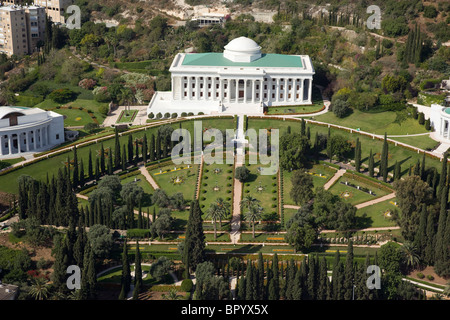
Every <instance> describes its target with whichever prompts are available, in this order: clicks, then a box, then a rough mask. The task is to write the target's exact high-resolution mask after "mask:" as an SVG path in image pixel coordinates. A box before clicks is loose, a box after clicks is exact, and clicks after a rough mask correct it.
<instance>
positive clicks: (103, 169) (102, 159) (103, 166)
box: [100, 143, 106, 174]
mask: <svg viewBox="0 0 450 320" xmlns="http://www.w3.org/2000/svg"><path fill="white" fill-rule="evenodd" d="M100 171H101V173H102V174H105V173H106V164H105V149H104V148H103V143H102V146H101V148H100Z"/></svg>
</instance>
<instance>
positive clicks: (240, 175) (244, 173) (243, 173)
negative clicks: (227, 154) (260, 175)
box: [227, 166, 250, 182]
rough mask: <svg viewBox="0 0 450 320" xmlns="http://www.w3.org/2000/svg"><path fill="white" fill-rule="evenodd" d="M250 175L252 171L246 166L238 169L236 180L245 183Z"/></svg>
mask: <svg viewBox="0 0 450 320" xmlns="http://www.w3.org/2000/svg"><path fill="white" fill-rule="evenodd" d="M249 174H250V170H248V168H247V167H246V166H241V167H238V168H237V169H236V173H235V178H236V179H238V180H239V181H240V182H244V181H245V180H247V179H248V176H249ZM230 178H231V177H230ZM227 179H228V178H227Z"/></svg>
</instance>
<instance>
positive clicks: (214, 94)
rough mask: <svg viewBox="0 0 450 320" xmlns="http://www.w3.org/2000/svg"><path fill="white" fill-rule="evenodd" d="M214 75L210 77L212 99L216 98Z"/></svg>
mask: <svg viewBox="0 0 450 320" xmlns="http://www.w3.org/2000/svg"><path fill="white" fill-rule="evenodd" d="M216 92H217V91H216V77H212V78H211V95H212V100H213V101H214V100H216Z"/></svg>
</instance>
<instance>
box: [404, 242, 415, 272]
mask: <svg viewBox="0 0 450 320" xmlns="http://www.w3.org/2000/svg"><path fill="white" fill-rule="evenodd" d="M400 250H401V252H402V253H403V259H404V262H405V264H406V266H407V267H410V268H413V269H414V268H415V267H417V266H418V265H419V262H420V259H419V255H418V254H417V249H416V247H415V246H414V244H412V243H411V242H408V241H407V242H405V243H403V246H402V247H401V249H400Z"/></svg>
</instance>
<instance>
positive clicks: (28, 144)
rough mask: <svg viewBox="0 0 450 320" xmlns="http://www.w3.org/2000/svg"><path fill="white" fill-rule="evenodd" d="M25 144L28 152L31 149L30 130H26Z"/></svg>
mask: <svg viewBox="0 0 450 320" xmlns="http://www.w3.org/2000/svg"><path fill="white" fill-rule="evenodd" d="M25 145H26V150H27V152H29V151H30V141H29V140H28V131H26V132H25Z"/></svg>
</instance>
